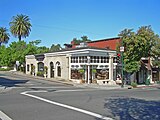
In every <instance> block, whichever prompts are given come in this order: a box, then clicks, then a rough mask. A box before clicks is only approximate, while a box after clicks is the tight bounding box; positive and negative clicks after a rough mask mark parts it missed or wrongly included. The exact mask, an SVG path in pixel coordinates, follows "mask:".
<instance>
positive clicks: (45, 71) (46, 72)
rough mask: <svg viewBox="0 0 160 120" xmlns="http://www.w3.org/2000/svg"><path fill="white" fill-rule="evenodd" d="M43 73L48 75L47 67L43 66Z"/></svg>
mask: <svg viewBox="0 0 160 120" xmlns="http://www.w3.org/2000/svg"><path fill="white" fill-rule="evenodd" d="M44 73H45V74H48V67H47V66H44Z"/></svg>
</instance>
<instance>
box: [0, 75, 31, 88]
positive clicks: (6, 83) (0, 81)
mask: <svg viewBox="0 0 160 120" xmlns="http://www.w3.org/2000/svg"><path fill="white" fill-rule="evenodd" d="M26 82H28V80H12V79H7V78H4V77H0V86H3V87H5V88H7V87H16V86H18V84H25V83H26Z"/></svg>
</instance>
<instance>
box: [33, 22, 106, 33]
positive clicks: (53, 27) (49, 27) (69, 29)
mask: <svg viewBox="0 0 160 120" xmlns="http://www.w3.org/2000/svg"><path fill="white" fill-rule="evenodd" d="M34 26H37V27H41V28H48V29H59V30H64V31H71V32H77V33H83V34H84V33H88V34H94V35H105V34H101V33H94V32H89V31H80V30H76V29H71V28H63V27H57V26H46V25H38V24H34Z"/></svg>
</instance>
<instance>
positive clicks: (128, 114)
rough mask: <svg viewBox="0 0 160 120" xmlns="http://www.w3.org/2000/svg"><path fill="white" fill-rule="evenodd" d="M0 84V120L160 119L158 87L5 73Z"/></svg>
mask: <svg viewBox="0 0 160 120" xmlns="http://www.w3.org/2000/svg"><path fill="white" fill-rule="evenodd" d="M0 86H1V88H3V89H4V90H0V120H159V119H160V114H159V111H160V95H159V93H160V89H159V88H158V87H157V88H144V89H143V88H138V89H123V88H120V89H112V90H109V89H97V88H81V87H76V86H71V85H67V84H63V83H57V82H53V81H44V80H40V79H34V78H30V77H27V76H19V75H13V74H11V73H8V72H7V73H0ZM106 87H107V86H106Z"/></svg>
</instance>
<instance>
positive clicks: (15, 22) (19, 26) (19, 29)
mask: <svg viewBox="0 0 160 120" xmlns="http://www.w3.org/2000/svg"><path fill="white" fill-rule="evenodd" d="M9 24H10V31H11V33H12V34H13V35H14V36H15V37H18V39H19V41H21V38H22V37H24V38H26V37H28V36H29V33H30V31H31V27H32V25H31V23H30V19H29V17H28V16H27V15H23V14H20V15H16V16H13V18H12V21H11V22H10V23H9Z"/></svg>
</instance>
